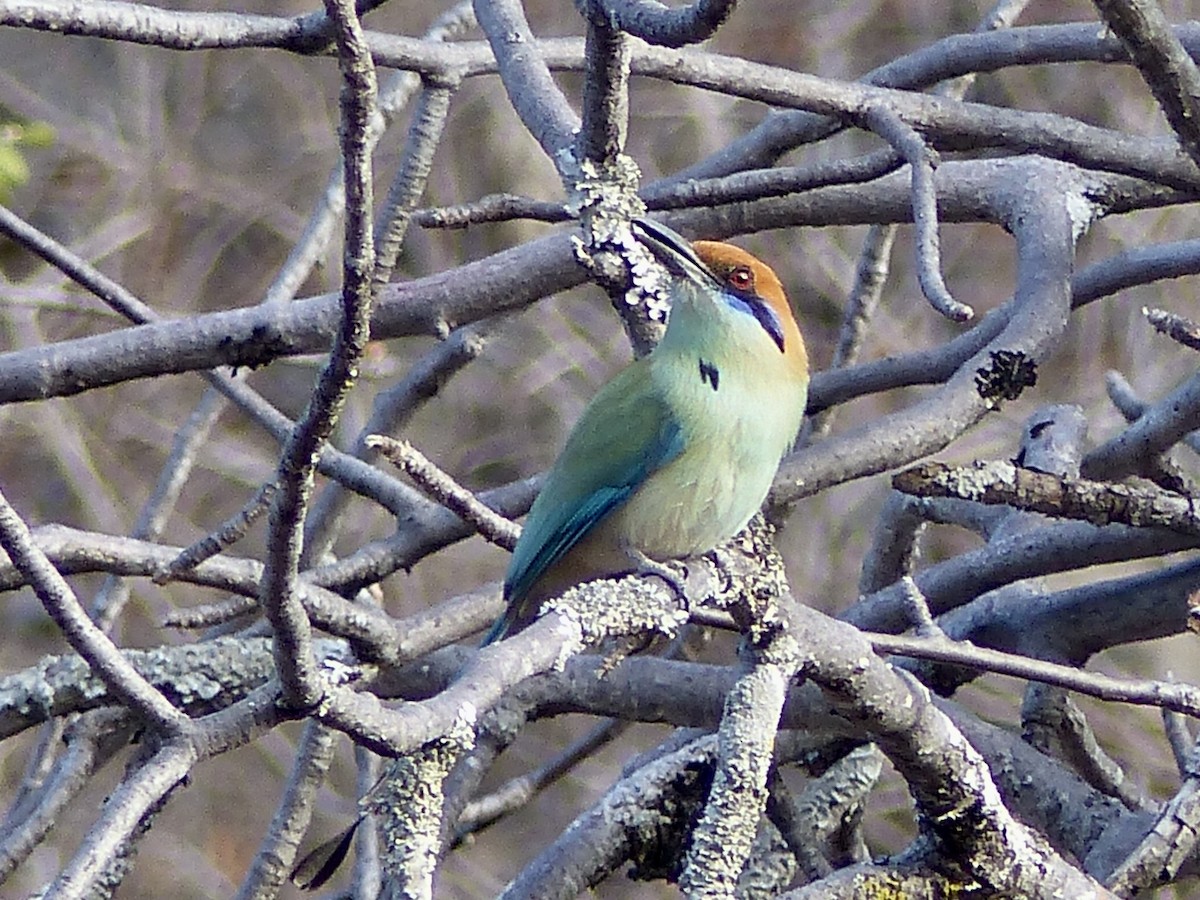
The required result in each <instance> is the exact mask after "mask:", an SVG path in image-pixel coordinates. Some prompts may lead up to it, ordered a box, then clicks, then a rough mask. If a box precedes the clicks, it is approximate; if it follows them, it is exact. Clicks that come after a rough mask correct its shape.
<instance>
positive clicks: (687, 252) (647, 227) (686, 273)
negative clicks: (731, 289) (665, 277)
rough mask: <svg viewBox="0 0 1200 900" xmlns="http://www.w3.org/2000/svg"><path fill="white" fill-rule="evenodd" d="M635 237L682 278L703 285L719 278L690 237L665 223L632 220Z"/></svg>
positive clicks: (669, 269)
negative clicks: (693, 244)
mask: <svg viewBox="0 0 1200 900" xmlns="http://www.w3.org/2000/svg"><path fill="white" fill-rule="evenodd" d="M629 224H630V228H631V229H632V230H633V236H634V237H635V238H637V240H638V241H639V242H640V243H641V244H642V245H643V246H645V248H646V249H647V250H649V251H650V252H651V253H653V254H654V258H655V259H657V260H658V261H659V262H660V263H662V264H663V265H664V266H666V267H667V270H668V271H669V272H670V273H671V274H672V275H675V276H677V277H679V278H686V279H688V280H689V281H694V282H698V283H700V284H711V283H712V282H715V281H717V277H716V276H715V275H714V274H713V273H712V271H711V270H710V269H709V268H708V266H706V265H705V264H704V263H703V262H701V260H700V257H699V256H697V255H696V251H695V250H693V249H692V245H691V243H689V242H688V240H687V238H685V237H684V236H683V235H681V234H680V233H679V232H677V231H675V230H674V229H672V228H668V227H667V226H666V225H663V224H662V223H661V222H652V221H650V220H649V219H634V220H633V221H632V222H630V223H629Z"/></svg>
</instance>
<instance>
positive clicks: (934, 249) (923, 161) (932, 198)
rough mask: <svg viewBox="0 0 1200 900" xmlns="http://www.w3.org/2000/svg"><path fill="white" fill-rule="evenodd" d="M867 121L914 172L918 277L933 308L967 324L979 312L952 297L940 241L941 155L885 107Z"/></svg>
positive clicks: (873, 110)
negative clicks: (937, 176) (937, 174)
mask: <svg viewBox="0 0 1200 900" xmlns="http://www.w3.org/2000/svg"><path fill="white" fill-rule="evenodd" d="M863 122H864V123H865V124H866V125H867V126H868V127H869V128H870V129H871V130H872V131H873V132H875V133H876V134H877V135H879V136H880V137H881V138H883V139H884V140H885V141H887V142H888V143H889V144H891V145H892V148H893V149H895V150H896V152H897V153H899V154H900V155H901V156H903V157H904V159H905V161H906V162H907V163H908V165H909V168H910V169H911V170H912V213H913V225H914V227H915V228H916V232H917V274H918V279H919V281H920V282H921V290H922V291H923V292H924V294H925V299H927V300H928V301H929V303H930V305H931V306H933V308H934V309H936V310H937V311H938V312H940V313H941V314H942V315H943V316H945V317H946V318H947V319H950V320H951V321H953V322H966V321H968V320H969V319H970V318H971V317H972V316H974V315H975V311H974V310H973V309H971V307H969V306H967V305H966V304H965V303H960V302H959V301H957V300H955V299H954V298H953V297H952V296H950V291H949V290H948V289H947V288H946V282H945V280H944V279H943V278H942V253H941V248H940V241H939V239H938V213H937V191H936V190H935V189H934V184H933V170H934V168H935V167H936V166H937V163H938V156H937V153H936V152H935V151H934V150H933V149H932V148H931V147H930V146H929V145H928V144H927V143H926V142H925V139H924V138H922V137H921V135H920V134H919V133H918V132H917V130H916V129H915V128H913V127H912V126H911V125H909V124H908V123H907V122H905V121H904V120H903V119H902V118H901V117H900V116H899V115H898V114H897V113H896V112H895V111H893V110H892V109H890V108H888V107H887V106H885V105H883V104H870V105H868V107H867V110H866V113H865V114H864V116H863Z"/></svg>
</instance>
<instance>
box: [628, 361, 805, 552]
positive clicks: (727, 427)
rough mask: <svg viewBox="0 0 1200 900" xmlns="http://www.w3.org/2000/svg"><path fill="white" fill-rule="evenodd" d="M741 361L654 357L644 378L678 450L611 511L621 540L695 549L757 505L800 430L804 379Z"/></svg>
mask: <svg viewBox="0 0 1200 900" xmlns="http://www.w3.org/2000/svg"><path fill="white" fill-rule="evenodd" d="M702 360H703V362H704V364H705V370H704V371H702V370H701V361H702ZM744 360H745V358H744V357H743V358H742V360H739V359H737V358H734V359H732V360H731V359H730V358H728V357H726V358H719V357H717V356H716V355H715V354H714V355H713V358H712V359H704V357H703V356H700V355H698V354H696V353H695V352H693V353H691V354H680V355H678V356H675V355H672V356H671V357H666V356H663V358H661V359H658V360H656V363H657V364H656V365H655V366H654V367H653V369H652V377H653V379H654V383H655V386H656V388H657V389H658V392H661V396H662V397H663V398H664V402H665V403H666V405H667V407H668V408H669V409H670V411H671V415H672V416H673V418H674V419H675V420H676V421H678V422H679V423H680V426H681V429H682V431H683V447H684V449H683V452H682V453H681V454H680V455H679V456H678V457H677V458H676V459H674V460H672V461H671V462H669V463H667V464H666V465H665V466H663V467H662V468H661V469H659V470H658V471H656V472H654V473H653V474H652V475H650V477H649V478H648V479H647V480H646V481H645V483H644V484H643V485H642V486H641V488H640V489H639V490H638V491H637V492H636V493H635V494H634V495H633V496H631V497H630V498H629V500H628V501H627V502H626V503H625V504H624V505H623V506H622V507H621V508H620V509H617V510H615V511H614V512H613V514H612V521H611V523H606V524H608V526H609V528H610V529H611V533H613V534H614V535H615V536H617V537H618V539H619V540H621V541H622V542H623V543H626V544H628V545H632V546H634V547H637V548H638V549H640V550H642V551H643V552H645V553H647V554H649V555H650V556H653V557H656V558H660V559H667V558H673V557H681V556H687V555H691V554H696V553H702V552H704V551H706V550H709V549H711V548H712V547H714V546H716V545H717V544H719V543H720V542H722V541H724V540H727V539H728V538H730V537H732V536H733V535H734V534H736V533H737V532H738V531H740V530H741V529H742V528H743V527H744V526H745V524H746V523H747V522H748V521H749V520H750V517H751V516H753V515H754V513H755V512H757V510H758V509H759V507H760V506H761V505H762V502H763V500H764V499H765V498H766V495H767V491H768V490H769V489H770V487H771V482H772V480H773V479H774V477H775V472H776V470H777V469H778V467H779V461H780V459H781V458H782V456H783V454H784V453H785V452H787V450H788V448H789V447H790V446H791V444H792V441H793V440H794V439H795V436H796V432H797V431H798V430H799V427H800V421H801V418H802V416H803V413H804V407H805V402H806V399H807V381H804V382H801V383H799V384H797V383H796V382H795V381H794V380H791V381H789V380H787V379H785V378H780V377H777V376H778V373H777V371H772V369H773V367H772V365H771V363H773V362H776V361H775V360H773V359H770V358H768V359H767V361H766V363H765V364H763V362H762V360H761V358H760V359H759V360H758V361H757V364H756V363H755V361H754V360H753V359H751V360H749V364H747V363H746V362H745V361H744ZM780 371H781V370H780ZM606 530H609V529H606Z"/></svg>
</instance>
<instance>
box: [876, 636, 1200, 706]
mask: <svg viewBox="0 0 1200 900" xmlns="http://www.w3.org/2000/svg"><path fill="white" fill-rule="evenodd" d="M865 634H866V637H867V639H868V640H869V641H870V642H871V645H872V646H873V647H874V648H875V650H876V651H877V652H879V653H891V654H895V655H897V656H908V657H912V658H913V659H929V660H933V661H935V662H945V663H952V664H954V665H958V666H969V667H972V668H976V669H982V670H984V671H988V672H998V673H1000V674H1001V675H1013V676H1015V677H1017V678H1025V679H1028V680H1030V681H1041V682H1044V683H1045V684H1054V685H1058V686H1059V687H1064V688H1067V689H1068V690H1072V691H1078V692H1079V693H1081V694H1087V695H1088V696H1090V697H1099V698H1100V699H1101V700H1115V701H1117V702H1119V703H1132V704H1134V705H1136V706H1158V707H1162V708H1164V709H1172V710H1175V711H1176V712H1180V713H1184V714H1185V715H1189V716H1200V688H1197V687H1195V686H1193V685H1190V684H1181V683H1178V682H1163V681H1150V680H1147V679H1133V678H1114V677H1112V676H1111V675H1103V674H1101V673H1099V672H1085V671H1083V670H1081V669H1076V668H1072V667H1071V666H1064V665H1060V664H1058V663H1052V662H1046V661H1045V660H1040V659H1032V658H1030V657H1028V656H1020V655H1018V654H1015V653H1005V652H1003V651H1000V650H991V649H989V648H987V647H976V646H975V645H973V644H967V643H962V642H956V641H948V640H941V639H936V638H933V639H931V638H920V637H907V636H901V635H891V634H877V633H875V632H865Z"/></svg>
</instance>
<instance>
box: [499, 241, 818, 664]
mask: <svg viewBox="0 0 1200 900" xmlns="http://www.w3.org/2000/svg"><path fill="white" fill-rule="evenodd" d="M633 229H634V235H635V237H636V238H637V239H638V240H639V241H640V242H641V243H642V244H643V245H645V246H646V247H647V248H648V249H649V250H650V251H651V253H653V254H654V256H655V257H656V258H657V259H658V261H659V262H660V263H662V264H663V265H664V266H665V267H666V268H667V270H668V271H669V272H670V273H671V276H672V285H671V312H670V318H669V320H668V324H667V330H666V333H665V334H664V335H663V338H662V340H661V341H660V342H659V344H658V346H657V347H655V348H654V350H653V351H651V352H650V353H649V354H648V355H647V356H645V357H643V358H641V359H639V360H636V361H634V362H633V363H631V364H630V365H629V366H628V367H627V368H626V369H624V370H623V371H622V372H620V373H619V374H618V375H617V376H616V377H615V378H613V379H612V381H610V382H609V383H608V384H606V385H605V386H604V387H603V388H602V389H601V390H600V392H599V393H598V394H596V396H595V397H594V398H593V399H592V402H591V403H590V404H588V406H587V408H586V409H585V410H584V412H583V415H582V416H581V417H580V419H579V421H578V422H577V423H576V425H575V428H574V429H573V430H572V432H571V434H570V436H569V437H568V438H567V443H566V446H565V447H563V450H562V453H561V454H559V457H558V459H557V461H556V462H555V463H554V467H553V468H552V469H551V470H550V474H549V476H548V477H547V479H546V483H545V485H544V486H543V487H542V491H541V493H540V494H539V495H538V498H537V500H536V501H535V502H534V504H533V507H532V508H531V509H530V510H529V516H528V518H527V519H526V521H525V529H524V531H523V532H522V534H521V537H520V540H518V541H517V546H516V548H515V549H514V550H513V555H512V560H511V563H510V565H509V567H508V575H507V577H506V578H505V580H504V597H505V599H506V600H507V602H508V609H507V611H506V612H505V614H504V616H503V617H502V618H501V619H500V620H499V621H498V622H497V623H496V625H495V626H494V627H493V628H492V630H491V632H490V633H489V634H488V636H487V638H486V639H485V641H484V644H485V645H486V644H490V643H492V642H493V641H497V640H500V639H501V638H503V637H504V636H505V635H507V634H509V633H510V632H512V631H513V630H515V629H516V628H519V627H523V626H524V625H525V624H527V623H528V622H529V621H530V620H531V619H532V618H533V617H534V616H535V615H536V614H537V611H538V609H539V608H540V607H541V604H542V602H543V601H545V600H547V599H549V598H550V597H552V596H555V595H556V594H559V593H561V592H562V591H564V590H566V589H567V588H568V587H571V586H572V585H575V584H578V583H580V582H582V581H588V580H591V579H594V578H601V577H604V576H612V575H619V574H626V573H629V572H631V571H636V570H637V568H638V566H637V564H636V562H635V560H636V559H637V558H638V555H639V554H644V555H645V556H646V557H649V558H650V559H652V560H657V561H664V560H669V559H680V558H683V557H686V556H693V555H696V554H699V553H704V552H706V551H708V550H711V549H712V548H713V547H715V546H716V545H717V544H719V543H721V542H722V541H724V540H726V539H728V538H730V537H733V535H735V534H736V533H737V532H739V531H740V530H741V529H742V528H744V527H745V525H746V523H747V522H748V521H750V517H751V516H753V515H754V513H755V512H757V511H758V508H759V507H760V506H761V505H762V502H763V500H764V499H765V498H766V496H767V491H768V490H769V489H770V487H771V481H772V479H773V478H774V477H775V472H776V470H777V469H778V467H779V461H780V459H781V458H782V457H783V454H784V453H786V452H787V450H788V449H789V448H790V447H791V445H792V442H793V441H794V440H795V437H796V433H797V431H798V430H799V428H800V422H801V419H802V417H803V415H804V407H805V403H806V401H807V398H808V355H807V353H806V351H805V348H804V339H803V338H802V337H801V335H800V329H799V328H798V327H797V325H796V320H795V318H793V316H792V310H791V308H790V307H789V305H788V302H787V297H786V296H785V295H784V292H783V286H782V285H781V284H780V283H779V279H778V278H777V277H776V275H775V273H774V272H773V271H771V269H770V268H769V267H768V266H767V265H766V264H764V263H762V262H761V261H759V260H758V259H755V258H754V257H753V256H751V255H750V254H749V253H747V252H746V251H745V250H741V249H739V248H738V247H734V246H732V245H730V244H723V243H717V242H714V241H697V242H696V243H694V244H689V243H688V242H687V241H686V240H684V238H682V237H681V236H680V235H678V234H677V233H676V232H674V231H672V230H671V229H670V228H667V227H666V226H664V225H660V224H658V223H655V222H649V221H645V220H637V221H635V222H634V223H633Z"/></svg>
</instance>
